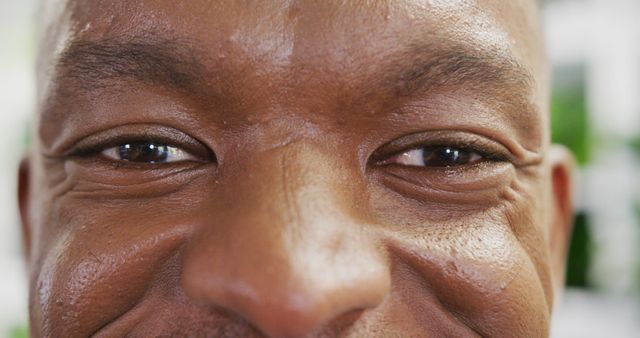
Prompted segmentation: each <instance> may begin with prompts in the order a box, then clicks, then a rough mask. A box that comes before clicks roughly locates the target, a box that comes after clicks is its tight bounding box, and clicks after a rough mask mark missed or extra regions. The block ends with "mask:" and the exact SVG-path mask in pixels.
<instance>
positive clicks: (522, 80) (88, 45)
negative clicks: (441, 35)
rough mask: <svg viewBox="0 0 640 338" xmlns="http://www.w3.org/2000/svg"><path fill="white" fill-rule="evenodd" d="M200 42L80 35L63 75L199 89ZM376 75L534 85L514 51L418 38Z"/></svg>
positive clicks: (399, 84)
mask: <svg viewBox="0 0 640 338" xmlns="http://www.w3.org/2000/svg"><path fill="white" fill-rule="evenodd" d="M195 45H197V44H194V42H193V41H189V40H187V39H185V38H177V37H162V36H161V35H159V34H149V35H142V36H137V37H129V38H127V39H123V38H119V39H98V40H88V41H85V40H74V41H72V42H71V43H70V44H69V45H68V46H67V48H66V49H65V50H64V51H63V52H62V53H61V55H60V56H59V58H58V61H57V63H56V70H57V71H58V80H61V79H62V80H66V79H70V80H77V81H71V82H70V83H75V84H77V85H81V86H83V87H87V86H97V87H108V86H110V85H113V84H114V82H113V80H115V79H123V78H130V79H133V80H137V81H141V82H145V83H150V84H152V85H162V86H166V87H171V88H173V89H177V90H187V91H194V90H195V89H198V87H199V86H202V85H204V84H205V83H206V82H207V75H206V67H205V66H204V65H203V64H202V62H201V61H200V60H199V59H198V57H197V55H198V53H197V51H196V50H195V49H194V47H193V46H195ZM218 75H220V74H218ZM370 75H371V76H372V77H373V79H376V80H373V81H366V83H365V85H366V86H368V87H370V89H374V88H373V87H376V88H385V89H386V91H388V92H390V94H392V95H395V96H400V97H407V96H412V95H414V94H416V92H429V91H430V90H432V89H434V88H441V87H447V86H449V87H451V86H463V85H473V86H474V89H475V90H480V91H483V92H490V93H491V94H496V92H499V93H507V92H508V94H509V95H511V96H514V95H520V96H523V97H522V99H523V100H524V96H525V94H526V93H528V92H529V91H530V89H531V88H532V86H533V76H532V75H531V73H530V72H528V71H527V69H526V68H525V67H524V66H522V65H521V64H520V63H519V62H517V61H516V60H515V59H514V58H513V57H512V56H510V55H509V54H508V53H502V54H500V53H497V52H489V51H486V50H477V49H474V48H472V46H467V45H464V44H457V43H455V42H451V41H444V42H442V41H440V42H435V41H431V40H430V39H423V40H417V39H416V40H415V41H413V42H411V43H409V44H407V45H406V46H404V47H399V48H398V49H397V50H394V51H392V52H391V53H390V54H389V55H387V56H385V57H383V58H382V66H381V67H375V68H374V74H370ZM513 88H519V89H520V90H519V91H514V90H513ZM516 92H517V93H519V94H515V93H516ZM512 99H516V97H512ZM523 100H520V101H523Z"/></svg>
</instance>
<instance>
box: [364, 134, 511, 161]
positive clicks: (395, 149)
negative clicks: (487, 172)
mask: <svg viewBox="0 0 640 338" xmlns="http://www.w3.org/2000/svg"><path fill="white" fill-rule="evenodd" d="M443 150H451V151H458V152H466V153H469V154H473V155H477V156H478V157H479V159H476V160H474V161H471V162H472V163H465V164H461V165H436V166H433V165H424V166H423V165H407V164H401V163H394V160H398V159H400V160H402V158H404V160H405V161H406V160H407V159H408V158H410V157H411V158H413V159H414V160H415V156H416V155H417V154H416V153H415V152H416V151H423V152H425V151H428V152H429V154H433V153H437V152H439V151H440V152H441V151H443ZM410 152H414V153H413V154H412V155H411V156H409V155H407V154H409V153H410ZM447 154H451V153H447ZM440 155H442V153H441V154H440ZM456 155H458V153H456ZM487 162H509V163H513V158H512V156H511V153H510V152H509V150H508V149H507V148H506V147H504V146H502V145H501V144H499V143H498V142H497V141H494V140H492V139H487V138H486V137H482V136H479V135H476V134H470V133H466V132H453V133H450V132H446V131H435V132H430V133H417V134H412V135H408V136H405V137H402V138H399V139H396V140H394V141H392V142H390V143H388V144H387V145H385V146H382V147H381V148H379V149H378V150H377V151H376V152H374V154H373V155H372V161H371V162H370V163H372V164H374V165H378V166H386V165H397V166H407V167H421V169H422V168H424V169H449V168H453V167H455V168H462V167H471V166H475V165H478V164H481V163H487Z"/></svg>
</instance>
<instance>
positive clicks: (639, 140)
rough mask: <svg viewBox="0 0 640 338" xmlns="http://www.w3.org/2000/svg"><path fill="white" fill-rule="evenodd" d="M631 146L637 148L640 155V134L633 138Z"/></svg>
mask: <svg viewBox="0 0 640 338" xmlns="http://www.w3.org/2000/svg"><path fill="white" fill-rule="evenodd" d="M630 143H631V148H633V149H635V151H636V152H637V153H638V154H639V155H640V136H638V137H637V138H635V139H633V140H631V142H630Z"/></svg>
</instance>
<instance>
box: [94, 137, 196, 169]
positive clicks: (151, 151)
mask: <svg viewBox="0 0 640 338" xmlns="http://www.w3.org/2000/svg"><path fill="white" fill-rule="evenodd" d="M101 154H102V155H103V156H104V157H106V158H108V159H110V160H115V161H127V162H136V163H149V164H159V163H160V164H161V163H175V162H185V161H197V160H198V158H197V157H196V156H194V155H192V154H190V153H189V152H187V151H186V150H184V149H182V148H179V147H175V146H171V145H168V144H163V143H158V142H152V141H140V142H128V143H124V144H120V145H117V146H114V147H110V148H107V149H104V150H103V151H102V152H101Z"/></svg>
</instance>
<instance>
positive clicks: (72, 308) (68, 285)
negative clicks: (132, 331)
mask: <svg viewBox="0 0 640 338" xmlns="http://www.w3.org/2000/svg"><path fill="white" fill-rule="evenodd" d="M96 204H97V203H96V202H84V203H80V202H78V203H67V204H65V205H73V206H74V207H75V208H74V209H75V210H81V211H80V212H75V213H71V212H70V211H71V210H66V211H65V210H61V211H59V212H54V213H52V215H65V214H71V215H73V217H71V218H70V219H65V217H60V218H58V219H49V220H48V222H47V223H46V224H44V225H43V226H45V227H46V228H49V229H56V235H55V237H53V239H52V240H51V241H49V245H48V246H47V247H48V249H47V250H46V251H43V252H42V256H41V257H40V261H41V262H42V263H41V265H40V267H39V268H38V269H35V271H33V272H32V276H33V277H32V283H31V309H32V312H33V313H32V318H33V319H36V322H35V323H32V329H34V330H33V331H34V332H42V334H43V335H44V336H55V337H82V336H88V335H90V334H91V333H93V332H95V331H96V330H97V329H99V328H100V327H101V326H103V325H105V324H106V323H108V322H109V321H111V320H113V319H114V318H115V317H117V316H118V315H119V314H121V313H123V312H126V311H127V310H128V309H131V308H132V307H133V306H135V305H136V304H137V303H138V302H139V301H140V300H141V299H142V298H143V297H145V291H146V290H147V289H148V286H149V284H150V283H151V281H152V278H153V277H154V275H155V273H157V272H158V271H163V270H167V269H173V268H176V267H175V266H166V264H165V263H166V262H168V261H169V258H170V257H171V256H172V255H173V254H175V252H177V250H178V248H179V246H180V244H181V243H183V241H184V238H185V236H186V233H187V232H188V231H187V229H188V226H180V223H176V224H175V225H174V226H173V227H167V226H166V225H167V224H170V223H171V222H167V223H164V222H153V221H151V220H150V219H147V220H143V219H130V218H127V217H123V215H127V214H130V215H139V214H140V212H139V208H140V206H134V205H130V206H129V207H126V206H124V205H123V206H120V207H114V208H110V207H106V206H105V205H96ZM136 210H138V211H136ZM50 218H53V217H50ZM160 228H161V229H160ZM123 229H126V230H127V231H123Z"/></svg>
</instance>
